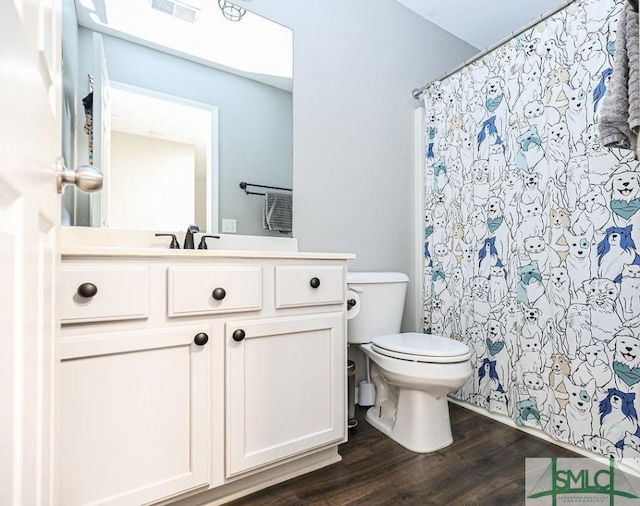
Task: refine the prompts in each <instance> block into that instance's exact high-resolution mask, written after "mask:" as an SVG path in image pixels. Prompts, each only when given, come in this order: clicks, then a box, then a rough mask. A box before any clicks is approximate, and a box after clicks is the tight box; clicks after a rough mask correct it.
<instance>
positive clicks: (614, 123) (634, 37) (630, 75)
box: [598, 3, 640, 152]
mask: <svg viewBox="0 0 640 506" xmlns="http://www.w3.org/2000/svg"><path fill="white" fill-rule="evenodd" d="M639 52H640V49H639V48H638V13H637V12H634V10H633V8H632V7H631V5H630V4H629V3H626V4H625V7H624V11H623V12H622V14H621V16H620V20H619V21H618V32H617V35H616V52H615V59H614V63H613V74H612V76H611V81H610V83H609V86H608V88H607V92H606V93H605V95H604V99H603V101H602V109H601V111H600V118H599V125H598V127H599V131H600V142H601V143H602V145H603V146H607V147H611V148H623V149H631V150H633V151H634V152H636V150H637V147H638V131H639V130H640V60H639V58H640V56H639Z"/></svg>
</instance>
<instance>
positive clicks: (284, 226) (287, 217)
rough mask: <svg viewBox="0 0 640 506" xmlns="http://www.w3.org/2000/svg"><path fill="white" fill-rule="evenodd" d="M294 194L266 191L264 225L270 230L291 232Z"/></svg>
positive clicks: (263, 214)
mask: <svg viewBox="0 0 640 506" xmlns="http://www.w3.org/2000/svg"><path fill="white" fill-rule="evenodd" d="M291 209H292V196H291V194H285V193H272V192H265V194H264V209H263V213H262V225H263V227H264V228H265V229H268V230H277V231H278V232H282V233H288V232H291V221H292V220H291Z"/></svg>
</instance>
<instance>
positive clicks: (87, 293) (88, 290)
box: [78, 283, 98, 299]
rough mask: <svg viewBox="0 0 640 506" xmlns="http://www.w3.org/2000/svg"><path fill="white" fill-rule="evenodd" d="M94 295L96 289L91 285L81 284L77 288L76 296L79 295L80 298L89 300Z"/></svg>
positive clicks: (96, 291)
mask: <svg viewBox="0 0 640 506" xmlns="http://www.w3.org/2000/svg"><path fill="white" fill-rule="evenodd" d="M96 293H98V287H97V286H96V285H94V284H93V283H82V284H81V285H80V286H79V287H78V295H80V297H85V298H86V299H90V298H91V297H93V296H94V295H95V294H96Z"/></svg>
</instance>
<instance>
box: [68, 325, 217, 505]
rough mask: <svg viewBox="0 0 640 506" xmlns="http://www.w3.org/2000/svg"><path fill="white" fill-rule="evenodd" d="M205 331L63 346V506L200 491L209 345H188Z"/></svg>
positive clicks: (205, 455) (205, 458)
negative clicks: (195, 489)
mask: <svg viewBox="0 0 640 506" xmlns="http://www.w3.org/2000/svg"><path fill="white" fill-rule="evenodd" d="M203 331H204V332H207V333H208V334H209V331H208V329H207V327H205V328H203V326H199V327H195V326H194V327H180V328H172V329H163V330H155V331H150V330H148V331H138V332H118V333H112V334H98V335H95V334H94V335H90V336H89V335H87V336H86V337H84V338H74V339H63V340H62V343H61V354H62V359H63V362H62V365H61V403H60V409H61V418H60V425H61V428H60V432H61V444H60V450H61V451H60V454H61V462H60V466H61V475H60V478H61V486H60V487H61V490H60V504H64V505H65V506H75V505H81V504H92V505H136V506H137V505H140V504H146V503H149V502H154V501H157V500H160V499H163V498H165V497H170V496H172V495H175V494H178V493H180V492H184V491H187V490H191V489H194V488H197V487H201V486H205V485H207V483H208V481H209V465H210V464H209V455H210V448H211V447H210V434H209V431H210V427H211V412H210V400H209V399H210V383H211V379H210V365H209V364H210V356H209V348H210V347H211V342H210V341H209V343H208V344H205V345H202V346H198V345H196V344H195V343H194V337H195V336H196V334H198V333H200V332H203ZM200 337H202V336H200ZM209 339H210V340H211V335H209Z"/></svg>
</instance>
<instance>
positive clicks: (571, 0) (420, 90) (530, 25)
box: [411, 0, 577, 100]
mask: <svg viewBox="0 0 640 506" xmlns="http://www.w3.org/2000/svg"><path fill="white" fill-rule="evenodd" d="M576 1H577V0H565V1H564V2H563V3H562V4H560V5H559V6H558V7H555V8H554V9H551V10H550V11H549V12H547V13H546V14H542V15H541V16H539V17H537V18H536V19H534V20H533V21H531V22H530V23H528V24H527V25H525V26H524V27H523V28H520V29H519V30H516V31H515V32H512V33H511V35H507V36H506V37H505V38H503V39H502V40H499V41H498V42H496V43H495V44H493V45H491V46H489V47H488V48H487V49H485V50H484V51H481V52H479V53H478V54H477V55H475V56H472V57H471V58H469V59H468V60H466V61H464V62H462V63H461V64H460V65H458V66H457V67H456V68H454V69H453V70H450V71H449V72H447V73H446V74H444V75H443V76H442V77H440V78H438V79H434V80H433V81H431V82H430V83H429V84H427V85H426V86H423V87H422V88H416V89H415V90H413V91H412V92H411V94H412V95H413V98H415V99H416V100H418V99H419V98H420V95H422V93H424V92H425V91H427V90H428V89H429V88H430V87H431V85H432V84H433V83H434V82H436V81H443V80H445V79H446V78H447V77H450V76H452V75H453V74H455V73H456V72H458V71H460V70H462V69H463V68H465V67H466V66H467V65H471V64H472V63H473V62H474V61H477V60H479V59H480V58H483V57H485V56H486V55H488V54H489V53H490V52H491V51H494V50H495V49H498V48H499V47H500V46H502V45H503V44H505V43H507V42H509V41H510V40H511V39H513V38H515V37H518V36H519V35H521V34H523V33H524V32H526V31H527V30H530V29H531V28H533V27H534V26H536V25H537V24H538V23H540V22H542V21H544V20H545V19H548V18H550V17H551V16H553V15H554V14H557V13H558V12H560V11H561V10H562V9H564V8H566V7H567V6H568V5H569V4H572V3H574V2H576Z"/></svg>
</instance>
